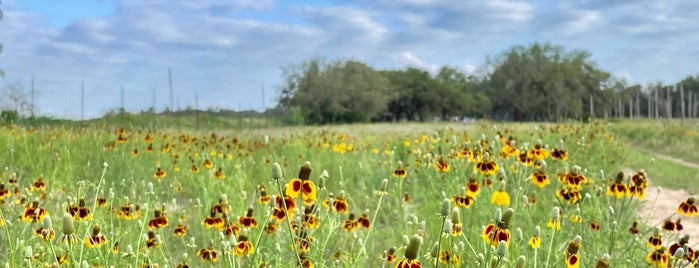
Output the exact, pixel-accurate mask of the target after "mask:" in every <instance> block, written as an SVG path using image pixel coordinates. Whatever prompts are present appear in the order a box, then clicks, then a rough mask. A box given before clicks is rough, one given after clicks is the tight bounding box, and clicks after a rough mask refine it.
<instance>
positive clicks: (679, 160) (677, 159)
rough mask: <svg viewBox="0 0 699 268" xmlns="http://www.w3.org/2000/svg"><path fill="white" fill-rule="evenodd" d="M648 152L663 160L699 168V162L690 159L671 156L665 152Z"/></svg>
mask: <svg viewBox="0 0 699 268" xmlns="http://www.w3.org/2000/svg"><path fill="white" fill-rule="evenodd" d="M648 153H649V154H652V155H654V156H655V157H657V158H660V159H662V160H666V161H670V162H674V163H677V164H680V165H683V166H686V167H693V168H696V169H699V164H697V163H692V162H689V161H685V160H684V159H680V158H677V157H673V156H669V155H664V154H659V153H650V152H648Z"/></svg>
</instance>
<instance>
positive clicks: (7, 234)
mask: <svg viewBox="0 0 699 268" xmlns="http://www.w3.org/2000/svg"><path fill="white" fill-rule="evenodd" d="M0 221H3V225H2V226H3V229H5V238H7V251H8V252H9V254H10V264H11V265H10V266H11V267H15V251H14V250H12V239H11V237H12V236H10V229H9V228H8V227H7V223H6V222H5V215H4V214H3V213H2V209H0Z"/></svg>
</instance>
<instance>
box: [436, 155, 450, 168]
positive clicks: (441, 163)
mask: <svg viewBox="0 0 699 268" xmlns="http://www.w3.org/2000/svg"><path fill="white" fill-rule="evenodd" d="M435 167H436V168H437V171H439V172H447V171H449V169H450V167H449V163H447V161H444V159H442V157H441V156H440V157H439V159H437V162H436V163H435Z"/></svg>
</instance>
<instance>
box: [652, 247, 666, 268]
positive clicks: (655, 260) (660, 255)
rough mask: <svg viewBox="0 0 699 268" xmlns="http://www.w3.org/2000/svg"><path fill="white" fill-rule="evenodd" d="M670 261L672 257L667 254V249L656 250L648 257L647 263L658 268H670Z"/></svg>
mask: <svg viewBox="0 0 699 268" xmlns="http://www.w3.org/2000/svg"><path fill="white" fill-rule="evenodd" d="M669 260H670V256H669V255H668V254H667V251H665V247H659V248H657V249H654V250H653V251H651V252H650V253H648V256H646V261H648V263H650V265H652V266H655V267H658V268H665V267H668V264H669Z"/></svg>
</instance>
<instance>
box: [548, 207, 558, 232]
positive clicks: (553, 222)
mask: <svg viewBox="0 0 699 268" xmlns="http://www.w3.org/2000/svg"><path fill="white" fill-rule="evenodd" d="M546 226H548V227H549V228H552V229H556V230H560V229H561V209H560V208H559V207H553V210H552V211H551V218H550V219H549V222H548V223H547V224H546Z"/></svg>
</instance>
